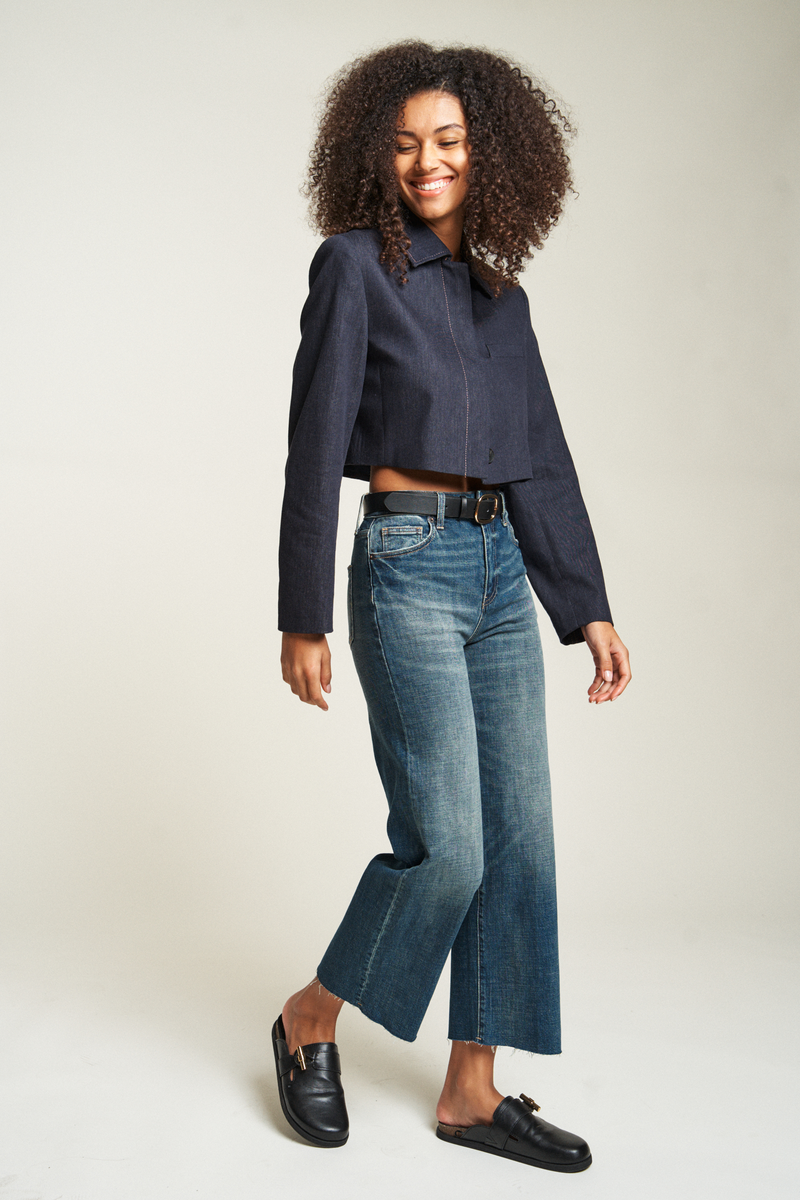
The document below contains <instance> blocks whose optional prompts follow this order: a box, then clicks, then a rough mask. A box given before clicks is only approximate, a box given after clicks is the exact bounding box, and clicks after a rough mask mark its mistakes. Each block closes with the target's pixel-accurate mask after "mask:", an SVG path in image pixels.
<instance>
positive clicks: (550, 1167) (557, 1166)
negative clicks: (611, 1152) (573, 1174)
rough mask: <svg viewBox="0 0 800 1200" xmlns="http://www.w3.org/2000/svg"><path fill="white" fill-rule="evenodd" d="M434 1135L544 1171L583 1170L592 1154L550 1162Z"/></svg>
mask: <svg viewBox="0 0 800 1200" xmlns="http://www.w3.org/2000/svg"><path fill="white" fill-rule="evenodd" d="M436 1136H437V1137H438V1138H439V1140H440V1141H442V1142H449V1143H450V1144H451V1145H452V1146H463V1147H464V1149H465V1150H482V1151H483V1152H484V1154H496V1155H498V1157H499V1158H511V1159H513V1160H514V1162H519V1163H524V1164H525V1166H527V1167H541V1168H542V1169H543V1170H545V1171H585V1170H586V1168H587V1167H590V1166H591V1165H592V1156H591V1154H590V1155H589V1157H588V1158H582V1159H580V1161H579V1162H575V1163H551V1162H544V1161H542V1159H539V1158H531V1156H530V1155H529V1154H515V1153H514V1151H513V1150H500V1149H498V1147H497V1146H485V1145H484V1144H483V1142H465V1141H464V1139H463V1138H457V1137H451V1136H450V1135H449V1134H446V1133H441V1132H440V1130H438V1129H437V1130H436Z"/></svg>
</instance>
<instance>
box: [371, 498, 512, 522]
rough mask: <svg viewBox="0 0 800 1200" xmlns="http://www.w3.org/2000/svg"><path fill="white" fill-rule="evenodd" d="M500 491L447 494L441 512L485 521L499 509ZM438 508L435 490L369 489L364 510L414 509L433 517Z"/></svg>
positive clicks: (458, 519) (403, 510)
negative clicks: (477, 495)
mask: <svg viewBox="0 0 800 1200" xmlns="http://www.w3.org/2000/svg"><path fill="white" fill-rule="evenodd" d="M502 507H503V506H502V496H501V495H500V493H499V492H484V493H483V495H482V496H479V497H478V498H477V500H476V499H475V498H474V497H472V496H462V495H460V494H459V493H456V494H455V495H449V496H448V497H447V499H446V500H445V502H444V515H445V516H446V517H455V519H456V520H457V521H475V522H477V524H478V525H488V524H489V522H490V521H493V520H494V518H495V517H496V516H497V515H498V513H500V512H501V511H502ZM437 511H438V499H437V494H436V492H369V493H368V494H367V495H366V496H365V497H364V513H365V515H366V514H369V513H376V512H385V513H413V514H414V516H420V517H435V516H436V513H437Z"/></svg>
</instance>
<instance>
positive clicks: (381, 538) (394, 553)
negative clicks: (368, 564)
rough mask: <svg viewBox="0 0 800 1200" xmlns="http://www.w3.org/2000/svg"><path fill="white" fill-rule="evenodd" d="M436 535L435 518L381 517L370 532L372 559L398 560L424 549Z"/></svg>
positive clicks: (408, 515) (402, 514) (396, 515)
mask: <svg viewBox="0 0 800 1200" xmlns="http://www.w3.org/2000/svg"><path fill="white" fill-rule="evenodd" d="M435 533H436V523H435V521H434V519H433V517H414V516H412V515H410V514H409V513H396V514H392V515H391V516H386V517H379V518H378V519H377V520H375V521H373V522H372V525H371V527H370V531H369V556H370V558H398V557H399V556H400V555H402V554H414V553H416V552H417V551H418V550H422V549H424V547H425V546H427V545H428V544H429V543H430V542H431V541H432V540H433V537H434V535H435Z"/></svg>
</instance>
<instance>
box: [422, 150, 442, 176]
mask: <svg viewBox="0 0 800 1200" xmlns="http://www.w3.org/2000/svg"><path fill="white" fill-rule="evenodd" d="M438 165H439V156H438V154H437V153H436V147H435V146H433V145H427V144H426V143H425V142H423V144H422V145H421V146H420V148H419V155H418V156H417V166H418V167H419V169H420V171H421V172H422V174H423V175H429V174H430V173H431V172H432V171H435V170H436V168H437V166H438Z"/></svg>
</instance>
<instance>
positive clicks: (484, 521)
mask: <svg viewBox="0 0 800 1200" xmlns="http://www.w3.org/2000/svg"><path fill="white" fill-rule="evenodd" d="M499 502H500V498H499V496H497V495H494V494H493V495H491V496H481V497H480V499H479V500H478V501H477V502H476V504H475V513H474V518H475V521H476V523H477V524H478V525H488V524H489V522H490V521H493V520H494V519H495V517H496V516H497V508H498V505H499ZM484 503H485V504H491V505H493V507H492V511H491V512H490V513H489V514H488V516H486V515H482V510H481V505H482V504H484ZM485 512H486V510H485V509H484V510H483V513H484V514H485Z"/></svg>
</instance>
